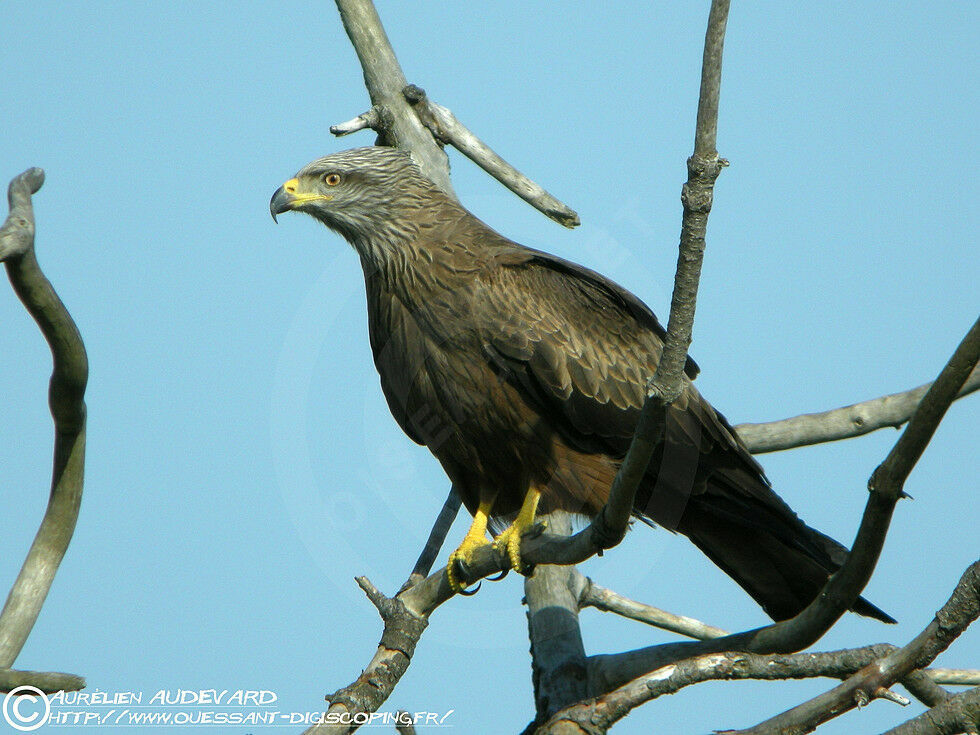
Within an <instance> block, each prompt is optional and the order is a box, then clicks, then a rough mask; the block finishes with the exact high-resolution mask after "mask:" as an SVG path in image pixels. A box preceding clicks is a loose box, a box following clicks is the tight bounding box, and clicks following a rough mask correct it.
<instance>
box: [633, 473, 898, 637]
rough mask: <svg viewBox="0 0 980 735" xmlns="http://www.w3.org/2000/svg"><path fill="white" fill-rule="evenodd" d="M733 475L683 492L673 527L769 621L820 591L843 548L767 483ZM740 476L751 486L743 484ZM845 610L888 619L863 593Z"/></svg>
mask: <svg viewBox="0 0 980 735" xmlns="http://www.w3.org/2000/svg"><path fill="white" fill-rule="evenodd" d="M737 475H740V476H738V477H737V479H738V483H737V486H735V487H733V484H732V483H731V479H734V478H726V477H724V476H722V477H717V476H716V477H712V478H711V480H709V481H708V486H707V489H706V492H704V493H701V494H697V495H694V496H692V497H690V498H689V499H688V502H687V505H686V507H685V508H684V512H683V515H682V516H681V519H680V523H679V524H678V525H677V530H678V531H680V532H681V533H683V534H684V535H685V536H687V537H688V538H690V539H691V541H693V542H694V544H695V545H696V546H697V547H698V548H699V549H701V551H703V552H704V553H705V554H706V555H707V556H708V558H709V559H711V561H713V562H714V563H715V564H717V565H718V566H719V567H721V569H722V570H724V571H725V573H726V574H728V575H729V576H730V577H731V578H732V579H734V580H735V581H736V582H738V584H739V585H740V586H741V587H742V589H744V590H745V591H746V592H748V593H749V595H751V596H752V598H753V599H754V600H755V601H756V602H758V603H759V604H760V605H761V606H762V608H763V610H765V611H766V612H767V613H768V614H769V615H770V617H772V618H773V620H785V619H787V618H791V617H793V616H794V615H796V614H797V613H799V612H800V611H801V610H802V609H803V608H805V607H806V606H807V605H809V604H810V602H812V601H813V599H814V598H815V597H816V596H817V594H819V592H820V590H821V589H823V586H824V584H825V583H826V582H827V578H828V576H829V575H830V574H831V573H833V572H834V571H836V570H837V569H839V568H840V565H841V564H842V563H843V562H844V558H845V556H846V554H847V549H846V548H845V547H843V546H841V545H840V544H839V543H837V542H836V541H834V540H833V539H832V538H830V537H829V536H826V535H824V534H822V533H820V532H819V531H817V530H815V529H813V528H810V527H809V526H807V525H806V524H805V523H803V521H801V520H800V519H799V518H798V517H797V516H796V514H795V513H794V512H793V511H792V510H791V509H790V508H789V506H788V505H786V503H784V502H783V501H782V500H781V499H780V498H779V496H777V495H776V494H775V493H774V492H773V491H772V489H771V488H769V487H768V486H767V485H764V484H763V483H762V482H761V481H758V480H755V478H751V479H750V478H749V477H746V475H745V473H737ZM746 480H749V483H750V485H752V487H746V484H745V481H746ZM650 515H651V516H653V514H650ZM654 519H656V518H655V516H654ZM851 610H852V611H853V612H856V613H858V614H860V615H865V616H867V617H870V618H875V619H877V620H880V621H882V622H885V623H894V622H895V619H894V618H892V617H891V616H890V615H888V614H887V613H885V612H883V611H882V610H880V609H878V608H877V607H875V606H874V605H872V604H871V603H870V602H868V601H867V600H865V599H864V598H863V597H860V598H858V599H857V601H856V602H855V603H854V605H853V606H852V607H851Z"/></svg>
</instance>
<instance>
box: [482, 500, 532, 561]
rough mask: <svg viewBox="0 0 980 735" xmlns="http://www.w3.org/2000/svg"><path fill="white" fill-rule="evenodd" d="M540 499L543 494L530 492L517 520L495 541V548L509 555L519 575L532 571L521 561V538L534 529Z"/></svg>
mask: <svg viewBox="0 0 980 735" xmlns="http://www.w3.org/2000/svg"><path fill="white" fill-rule="evenodd" d="M540 497H541V493H540V492H538V491H537V490H534V489H531V490H529V491H528V494H527V496H526V497H525V498H524V504H523V505H522V506H521V510H520V512H519V513H518V514H517V518H515V519H514V522H513V523H512V524H510V526H509V527H508V528H507V529H506V530H505V531H504V532H503V533H501V534H500V535H499V536H497V537H496V538H495V539H494V540H493V545H494V548H496V549H497V550H498V551H501V552H506V553H507V558H508V559H509V560H510V566H511V568H512V569H513V570H514V571H515V572H518V573H519V574H525V573H526V572H529V571H530V570H529V569H525V568H524V562H522V561H521V537H522V536H524V534H526V533H528V532H529V531H530V530H531V529H532V528H534V514H535V512H536V511H537V509H538V498H540Z"/></svg>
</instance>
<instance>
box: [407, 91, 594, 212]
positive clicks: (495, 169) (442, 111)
mask: <svg viewBox="0 0 980 735" xmlns="http://www.w3.org/2000/svg"><path fill="white" fill-rule="evenodd" d="M404 94H405V99H407V100H408V102H409V104H411V105H412V106H413V107H414V108H415V111H416V112H417V113H418V115H419V119H420V120H421V121H422V124H423V125H425V126H426V127H427V128H428V129H429V130H430V131H431V132H432V134H433V135H434V136H435V138H436V140H438V141H440V142H442V143H446V144H449V145H451V146H453V148H455V149H456V150H458V151H459V152H460V153H462V154H463V155H464V156H466V157H467V158H469V159H470V160H471V161H473V163H475V164H476V165H477V166H479V167H480V168H482V169H483V170H484V171H486V172H487V173H488V174H490V175H491V176H493V178H495V179H496V180H497V181H499V182H500V183H501V184H503V185H504V186H506V187H507V188H508V189H510V190H511V191H512V192H514V193H515V194H517V196H519V197H520V198H521V199H523V200H524V201H525V202H527V203H528V204H530V205H531V206H532V207H534V208H535V209H537V210H538V211H539V212H542V213H543V214H545V215H547V216H548V217H550V218H551V219H553V220H554V221H555V222H557V223H558V224H560V225H562V226H564V227H568V228H572V227H578V226H579V225H580V224H581V223H582V222H581V220H580V219H579V216H578V214H577V213H576V212H575V211H574V210H573V209H571V208H570V207H568V206H567V205H565V204H562V203H561V202H560V201H558V200H557V199H556V198H555V197H553V196H552V195H551V194H549V193H548V192H547V191H545V190H544V189H543V188H542V187H541V186H539V185H538V184H536V183H534V182H533V181H531V179H529V178H528V177H527V176H525V175H524V174H522V173H521V172H520V171H518V170H517V169H516V168H514V167H513V166H511V165H510V164H509V163H507V161H505V160H504V159H503V158H501V157H500V156H499V155H497V153H495V152H494V151H493V149H491V148H490V146H488V145H487V144H486V143H484V142H483V141H482V140H480V139H479V138H478V137H477V136H476V135H475V134H473V132H472V131H471V130H470V129H469V128H467V127H466V126H465V125H463V123H461V122H460V121H459V120H457V119H456V116H455V115H453V113H452V111H450V110H448V109H447V108H445V107H443V106H442V105H439V104H436V103H435V102H433V101H432V100H430V99H429V98H428V97H427V96H426V94H425V91H424V90H423V89H421V88H420V87H417V86H415V85H414V84H410V85H409V86H407V87H406V88H405V90H404Z"/></svg>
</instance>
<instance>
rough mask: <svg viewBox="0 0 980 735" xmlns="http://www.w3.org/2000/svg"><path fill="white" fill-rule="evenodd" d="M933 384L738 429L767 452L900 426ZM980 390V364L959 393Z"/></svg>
mask: <svg viewBox="0 0 980 735" xmlns="http://www.w3.org/2000/svg"><path fill="white" fill-rule="evenodd" d="M931 386H932V383H926V384H925V385H920V386H919V387H918V388H913V389H912V390H907V391H904V392H902V393H892V394H891V395H887V396H882V397H880V398H873V399H871V400H869V401H862V402H861V403H855V404H853V405H851V406H844V407H843V408H835V409H833V410H830V411H823V412H821V413H807V414H803V415H802V416H794V417H793V418H789V419H782V420H780V421H770V422H767V423H761V424H739V425H738V426H736V427H735V430H736V431H737V432H738V435H739V436H740V437H741V438H742V441H744V442H745V444H746V446H747V447H748V448H749V451H750V452H752V453H753V454H763V453H765V452H778V451H780V450H783V449H793V448H795V447H805V446H809V445H811V444H822V443H825V442H832V441H837V440H838V439H850V438H852V437H856V436H863V435H864V434H869V433H871V432H872V431H877V430H878V429H884V428H886V427H893V428H896V429H897V428H900V427H901V426H902V425H903V424H905V423H906V422H907V421H908V420H909V419H910V418H911V417H912V414H913V413H915V409H916V407H917V406H918V405H919V402H920V401H921V400H922V397H923V396H924V395H925V394H926V391H928V390H929V388H930V387H931ZM977 390H980V368H975V369H974V370H973V372H972V373H970V377H969V378H967V381H966V383H964V384H963V388H962V389H961V390H960V392H959V393H957V395H956V397H957V398H962V397H963V396H967V395H969V394H971V393H973V392H975V391H977Z"/></svg>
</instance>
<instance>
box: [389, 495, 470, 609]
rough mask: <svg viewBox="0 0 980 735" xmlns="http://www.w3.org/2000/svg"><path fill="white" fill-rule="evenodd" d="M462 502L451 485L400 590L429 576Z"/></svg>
mask: <svg viewBox="0 0 980 735" xmlns="http://www.w3.org/2000/svg"><path fill="white" fill-rule="evenodd" d="M462 504H463V501H462V499H461V498H460V497H459V493H458V492H457V491H456V488H455V487H451V488H450V489H449V495H448V496H447V497H446V502H445V503H443V505H442V510H440V511H439V515H438V516H436V520H435V523H433V524H432V530H431V531H429V538H428V539H427V540H426V542H425V546H424V547H423V549H422V553H421V554H419V558H418V561H416V562H415V568H414V569H413V570H412V573H411V574H410V575H409V576H408V579H407V580H406V581H405V584H403V585H402V589H401V590H400V591H404V590H407V589H408V588H409V587H411V586H412V585H414V584H418V583H419V582H421V581H422V580H423V579H425V578H426V577H427V576H429V572H431V571H432V565H433V564H435V561H436V559H437V558H438V557H439V552H440V551H441V550H442V545H443V544H444V543H445V541H446V536H447V535H448V534H449V529H450V528H452V525H453V521H455V520H456V515H457V514H458V513H459V507H460V506H461V505H462Z"/></svg>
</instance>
